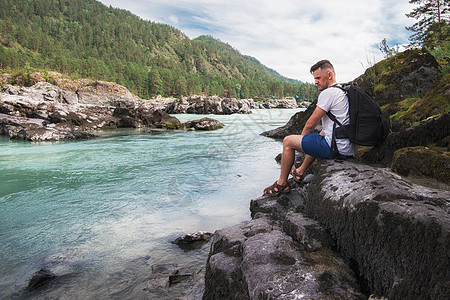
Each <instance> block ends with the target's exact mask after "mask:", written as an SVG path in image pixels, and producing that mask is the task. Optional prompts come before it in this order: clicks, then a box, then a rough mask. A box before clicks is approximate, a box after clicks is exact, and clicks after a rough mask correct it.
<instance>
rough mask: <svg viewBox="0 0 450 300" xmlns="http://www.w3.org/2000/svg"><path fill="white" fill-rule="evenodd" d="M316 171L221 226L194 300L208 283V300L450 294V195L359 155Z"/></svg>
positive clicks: (255, 202)
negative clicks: (243, 216) (247, 217)
mask: <svg viewBox="0 0 450 300" xmlns="http://www.w3.org/2000/svg"><path fill="white" fill-rule="evenodd" d="M312 172H313V174H314V179H313V180H311V181H310V183H309V184H308V185H307V186H304V187H302V188H296V189H294V190H292V191H291V192H290V193H289V194H282V195H280V196H276V197H261V198H257V199H254V200H252V201H251V205H250V209H251V213H252V220H249V221H245V222H242V223H240V224H238V225H235V226H232V227H229V228H225V229H221V230H217V231H216V232H215V234H214V237H213V240H212V244H211V250H210V256H209V258H208V262H207V267H206V274H205V281H204V283H203V281H202V282H199V284H198V285H197V286H196V289H195V295H196V296H195V297H191V298H189V297H188V298H187V299H199V297H200V295H201V292H200V290H199V289H200V288H202V287H203V284H204V292H203V299H303V298H305V299H367V298H368V297H369V296H370V295H372V298H378V297H388V298H389V299H449V297H450V294H449V293H450V286H449V284H450V281H449V280H448V270H449V269H450V255H449V253H450V251H449V250H450V249H449V247H450V215H449V212H450V200H449V199H450V192H449V191H446V190H439V189H432V188H427V187H423V186H419V185H416V184H413V183H411V182H409V181H407V180H406V179H404V178H402V177H400V176H398V175H396V174H394V173H392V172H391V171H390V170H388V169H381V168H376V167H372V166H368V165H364V164H360V163H357V162H354V161H345V162H342V161H330V160H323V161H321V162H319V163H318V164H317V165H315V166H313V168H312ZM190 295H192V293H191V294H190Z"/></svg>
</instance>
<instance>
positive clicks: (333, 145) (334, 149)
mask: <svg viewBox="0 0 450 300" xmlns="http://www.w3.org/2000/svg"><path fill="white" fill-rule="evenodd" d="M331 87H335V88H339V89H341V90H342V91H343V92H344V93H346V94H347V91H346V90H345V89H344V88H343V87H342V86H340V85H332V86H331ZM327 116H328V118H330V120H331V121H333V123H334V124H333V134H332V136H331V147H330V158H333V155H334V157H335V158H340V157H341V154H340V153H339V150H338V147H337V144H336V124H338V125H339V126H340V127H343V126H344V125H342V123H341V122H339V121H338V119H337V118H336V116H335V115H333V114H332V113H331V112H330V111H327Z"/></svg>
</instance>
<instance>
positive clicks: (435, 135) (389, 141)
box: [361, 113, 450, 165]
mask: <svg viewBox="0 0 450 300" xmlns="http://www.w3.org/2000/svg"><path fill="white" fill-rule="evenodd" d="M449 124H450V113H445V114H443V115H440V116H438V117H432V118H429V119H427V120H425V121H424V122H420V123H418V124H416V125H414V126H411V127H409V128H407V129H406V130H402V131H399V132H396V133H392V134H390V135H388V137H387V138H386V140H385V141H384V142H383V143H382V144H381V145H380V146H377V147H374V148H372V149H371V150H369V151H367V152H365V153H364V154H363V155H362V157H361V158H362V159H363V161H365V162H369V163H380V162H382V163H384V164H386V165H389V164H391V162H392V159H393V157H394V152H395V151H397V150H399V149H401V148H405V147H415V146H427V145H428V144H430V143H436V142H439V141H441V140H443V139H444V138H446V137H447V136H448V134H449Z"/></svg>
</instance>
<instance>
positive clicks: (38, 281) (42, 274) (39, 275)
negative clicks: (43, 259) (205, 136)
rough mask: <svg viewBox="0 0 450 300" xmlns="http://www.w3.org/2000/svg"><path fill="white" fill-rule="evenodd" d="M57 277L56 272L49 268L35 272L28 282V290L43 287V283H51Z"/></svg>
mask: <svg viewBox="0 0 450 300" xmlns="http://www.w3.org/2000/svg"><path fill="white" fill-rule="evenodd" d="M55 277H56V275H55V274H53V273H52V272H51V271H49V270H45V269H42V270H39V271H37V272H36V273H34V275H33V277H32V278H31V279H30V281H29V282H28V287H27V289H28V290H35V289H37V288H40V287H42V286H43V285H45V284H47V283H49V282H50V281H51V280H53V279H54V278H55Z"/></svg>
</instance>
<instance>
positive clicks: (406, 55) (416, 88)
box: [355, 49, 440, 106]
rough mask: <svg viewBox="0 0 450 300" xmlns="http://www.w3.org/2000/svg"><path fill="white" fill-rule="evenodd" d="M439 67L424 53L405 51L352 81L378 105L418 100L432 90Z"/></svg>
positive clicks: (435, 83) (417, 50)
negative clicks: (416, 98)
mask: <svg viewBox="0 0 450 300" xmlns="http://www.w3.org/2000/svg"><path fill="white" fill-rule="evenodd" d="M439 71H440V67H439V64H438V63H437V62H436V59H435V58H434V57H433V56H432V55H431V54H430V53H428V52H427V51H426V50H421V49H413V50H407V51H404V52H402V53H399V54H398V55H395V56H392V57H390V58H388V59H386V60H383V61H381V62H379V63H377V64H375V65H374V66H373V67H371V68H368V69H367V70H366V72H365V73H364V75H361V76H360V77H358V78H357V79H356V80H355V81H356V82H357V83H358V84H359V85H360V86H361V87H362V88H363V89H364V90H365V91H366V92H368V93H369V94H370V95H372V96H373V98H374V100H375V101H376V102H377V103H378V104H379V105H380V106H383V105H385V104H389V103H394V102H398V101H401V100H403V99H405V98H408V97H417V95H419V96H421V95H423V94H425V92H427V91H429V90H431V89H433V88H434V87H435V86H436V85H437V83H438V79H439Z"/></svg>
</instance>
